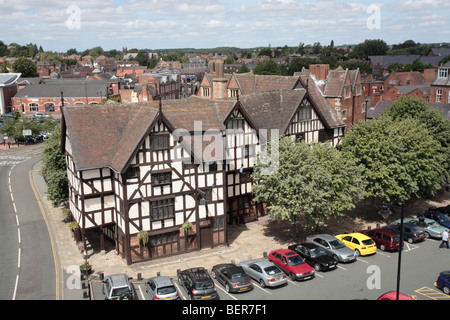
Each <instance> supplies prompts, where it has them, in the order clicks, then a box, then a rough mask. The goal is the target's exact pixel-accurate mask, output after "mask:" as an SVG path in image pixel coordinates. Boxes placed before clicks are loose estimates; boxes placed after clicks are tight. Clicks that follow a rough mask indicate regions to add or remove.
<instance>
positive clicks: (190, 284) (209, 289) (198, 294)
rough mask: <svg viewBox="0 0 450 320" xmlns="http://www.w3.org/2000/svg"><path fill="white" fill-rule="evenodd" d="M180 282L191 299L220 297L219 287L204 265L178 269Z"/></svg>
mask: <svg viewBox="0 0 450 320" xmlns="http://www.w3.org/2000/svg"><path fill="white" fill-rule="evenodd" d="M177 276H178V283H179V284H180V285H181V286H183V287H185V289H186V291H187V293H188V296H189V299H191V300H213V299H219V295H218V294H217V288H216V285H215V284H214V281H213V280H212V279H211V277H210V276H209V274H208V272H207V271H206V269H205V268H203V267H198V268H190V269H186V270H183V271H181V270H179V269H178V270H177Z"/></svg>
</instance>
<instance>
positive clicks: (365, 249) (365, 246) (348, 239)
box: [336, 232, 377, 257]
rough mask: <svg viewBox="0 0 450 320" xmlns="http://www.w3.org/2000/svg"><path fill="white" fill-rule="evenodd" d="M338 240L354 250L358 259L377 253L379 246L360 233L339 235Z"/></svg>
mask: <svg viewBox="0 0 450 320" xmlns="http://www.w3.org/2000/svg"><path fill="white" fill-rule="evenodd" d="M336 238H338V239H339V240H341V241H342V242H343V243H344V244H345V245H346V246H347V247H349V248H350V249H352V250H354V251H355V254H356V256H357V257H358V256H366V255H369V254H374V253H376V252H377V245H376V244H375V242H374V241H373V240H372V239H371V238H370V237H368V236H366V235H365V234H362V233H359V232H354V233H347V234H338V235H336Z"/></svg>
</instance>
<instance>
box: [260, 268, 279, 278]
mask: <svg viewBox="0 0 450 320" xmlns="http://www.w3.org/2000/svg"><path fill="white" fill-rule="evenodd" d="M264 271H265V272H266V273H267V274H268V275H269V276H273V275H276V274H278V273H281V271H280V269H278V268H277V267H275V266H270V267H267V268H264Z"/></svg>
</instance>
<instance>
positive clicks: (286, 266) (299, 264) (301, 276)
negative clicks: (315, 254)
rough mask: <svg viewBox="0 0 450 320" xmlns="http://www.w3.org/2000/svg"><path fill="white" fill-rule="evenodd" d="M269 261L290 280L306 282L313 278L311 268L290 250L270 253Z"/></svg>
mask: <svg viewBox="0 0 450 320" xmlns="http://www.w3.org/2000/svg"><path fill="white" fill-rule="evenodd" d="M269 261H272V262H273V263H275V264H276V265H277V266H278V267H279V268H280V269H281V270H283V271H284V272H285V273H286V274H287V275H289V277H290V278H291V279H292V280H308V279H312V278H314V276H315V274H314V269H313V267H311V266H310V265H309V264H307V263H306V262H305V260H303V258H302V257H301V256H299V255H298V253H296V252H294V251H292V250H290V249H277V250H272V251H270V253H269Z"/></svg>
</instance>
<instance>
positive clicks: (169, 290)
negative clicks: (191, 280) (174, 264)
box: [145, 276, 180, 300]
mask: <svg viewBox="0 0 450 320" xmlns="http://www.w3.org/2000/svg"><path fill="white" fill-rule="evenodd" d="M145 290H146V291H147V292H148V293H149V294H150V295H151V296H152V300H179V299H180V294H179V292H178V290H177V288H176V287H175V285H174V284H173V282H172V280H171V279H170V278H169V277H165V276H162V277H154V278H150V279H148V280H147V281H145Z"/></svg>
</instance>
